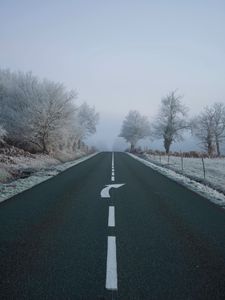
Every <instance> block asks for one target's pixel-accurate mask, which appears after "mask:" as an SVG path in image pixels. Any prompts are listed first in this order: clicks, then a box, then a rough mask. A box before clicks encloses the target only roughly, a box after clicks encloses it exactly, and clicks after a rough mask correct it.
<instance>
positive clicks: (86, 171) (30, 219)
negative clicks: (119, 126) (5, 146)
mask: <svg viewBox="0 0 225 300" xmlns="http://www.w3.org/2000/svg"><path fill="white" fill-rule="evenodd" d="M0 299H10V300H12V299H29V300H30V299H54V300H57V299H60V300H64V299H91V300H94V299H122V300H129V299H132V300H134V299H135V300H136V299H140V300H142V299H157V300H158V299H163V300H165V299H173V300H174V299H181V300H183V299H204V300H205V299H225V211H224V210H222V209H221V208H219V207H217V206H216V205H214V204H213V203H210V202H209V201H208V200H206V199H204V198H203V197H201V196H199V195H197V194H195V193H194V192H192V191H190V190H188V189H186V188H184V187H183V186H180V185H179V184H177V183H175V182H173V181H171V180H170V179H168V178H166V177H164V176H163V175H161V174H159V173H157V172H156V171H154V170H152V169H150V168H149V167H147V166H145V165H143V164H142V163H140V162H139V161H137V160H135V159H133V158H132V157H130V156H128V155H127V154H125V153H115V154H112V153H110V152H108V153H100V154H97V155H96V156H94V157H92V158H90V159H88V160H86V161H85V162H83V163H81V164H79V165H76V166H74V167H72V168H70V169H68V170H66V171H64V172H62V173H61V174H59V175H57V176H55V177H53V178H52V179H50V180H48V181H45V182H43V183H41V184H40V185H37V186H35V187H33V188H32V189H30V190H27V191H25V192H23V193H21V194H19V195H17V196H15V197H13V198H11V199H9V200H7V201H5V202H3V203H1V204H0Z"/></svg>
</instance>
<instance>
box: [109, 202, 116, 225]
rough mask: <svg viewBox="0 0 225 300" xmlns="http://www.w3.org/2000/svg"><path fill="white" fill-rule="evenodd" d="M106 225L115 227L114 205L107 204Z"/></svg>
mask: <svg viewBox="0 0 225 300" xmlns="http://www.w3.org/2000/svg"><path fill="white" fill-rule="evenodd" d="M108 226H109V227H115V207H114V206H109V218H108Z"/></svg>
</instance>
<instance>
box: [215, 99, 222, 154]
mask: <svg viewBox="0 0 225 300" xmlns="http://www.w3.org/2000/svg"><path fill="white" fill-rule="evenodd" d="M212 110H213V133H214V137H215V144H216V150H217V155H218V156H220V154H221V153H220V144H221V142H223V141H224V139H225V105H224V104H223V103H218V102H217V103H214V105H213V107H212Z"/></svg>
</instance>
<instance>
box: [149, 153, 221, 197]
mask: <svg viewBox="0 0 225 300" xmlns="http://www.w3.org/2000/svg"><path fill="white" fill-rule="evenodd" d="M145 157H146V158H147V159H148V160H149V161H152V162H156V163H157V164H159V165H162V166H166V167H167V168H169V169H171V170H175V171H178V172H181V174H184V175H187V176H189V177H191V178H192V179H196V180H198V181H200V182H202V183H205V184H208V185H210V186H211V187H214V188H215V189H217V190H219V191H222V192H223V193H225V158H204V164H205V171H206V172H205V178H204V172H203V164H202V159H201V158H190V157H184V158H183V169H182V159H181V157H177V156H170V157H169V163H168V156H161V157H160V156H159V155H149V154H145Z"/></svg>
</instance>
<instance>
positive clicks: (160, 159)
mask: <svg viewBox="0 0 225 300" xmlns="http://www.w3.org/2000/svg"><path fill="white" fill-rule="evenodd" d="M159 161H160V164H161V163H162V158H161V154H160V155H159Z"/></svg>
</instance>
